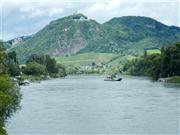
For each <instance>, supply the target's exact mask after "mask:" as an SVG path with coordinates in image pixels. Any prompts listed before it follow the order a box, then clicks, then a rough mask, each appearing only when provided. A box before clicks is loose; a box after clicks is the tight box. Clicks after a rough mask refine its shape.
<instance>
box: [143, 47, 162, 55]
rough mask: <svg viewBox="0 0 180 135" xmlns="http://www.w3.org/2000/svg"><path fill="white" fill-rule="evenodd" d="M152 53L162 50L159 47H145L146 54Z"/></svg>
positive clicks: (159, 52) (158, 52)
mask: <svg viewBox="0 0 180 135" xmlns="http://www.w3.org/2000/svg"><path fill="white" fill-rule="evenodd" d="M152 54H161V50H160V49H159V48H145V49H144V55H145V56H147V55H152Z"/></svg>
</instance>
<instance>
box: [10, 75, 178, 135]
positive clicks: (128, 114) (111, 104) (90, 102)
mask: <svg viewBox="0 0 180 135" xmlns="http://www.w3.org/2000/svg"><path fill="white" fill-rule="evenodd" d="M103 79H104V77H103V76H70V77H67V78H64V79H53V80H47V81H42V82H41V83H32V84H31V85H30V86H23V87H21V92H22V94H23V99H22V103H21V106H22V109H21V110H19V111H18V112H17V113H16V114H15V115H14V116H13V117H12V118H11V119H9V122H8V123H7V131H8V133H9V134H10V135H12V134H23V135H25V134H31V135H33V134H42V135H45V134H133V135H134V134H137V135H141V134H142V135H144V134H148V135H149V134H158V135H160V134H162V135H164V134H170V135H174V134H175V135H176V134H177V135H178V134H179V118H180V116H179V99H180V98H179V91H180V87H179V86H175V85H170V84H164V83H157V82H152V81H150V80H148V79H145V78H137V77H123V80H122V81H121V82H105V81H103Z"/></svg>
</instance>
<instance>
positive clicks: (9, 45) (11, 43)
mask: <svg viewBox="0 0 180 135" xmlns="http://www.w3.org/2000/svg"><path fill="white" fill-rule="evenodd" d="M32 37H33V35H30V36H21V37H17V38H14V39H11V40H8V41H6V42H4V45H5V47H6V48H7V49H8V48H12V47H14V46H15V45H18V44H21V43H23V42H25V41H27V40H29V39H31V38H32Z"/></svg>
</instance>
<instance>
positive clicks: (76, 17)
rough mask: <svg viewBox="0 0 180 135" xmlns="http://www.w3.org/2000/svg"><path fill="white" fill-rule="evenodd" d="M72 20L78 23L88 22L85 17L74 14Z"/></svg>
mask: <svg viewBox="0 0 180 135" xmlns="http://www.w3.org/2000/svg"><path fill="white" fill-rule="evenodd" d="M72 19H73V20H76V21H84V20H87V19H88V18H87V17H86V16H84V15H83V14H73V15H72Z"/></svg>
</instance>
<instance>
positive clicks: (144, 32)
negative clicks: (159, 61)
mask: <svg viewBox="0 0 180 135" xmlns="http://www.w3.org/2000/svg"><path fill="white" fill-rule="evenodd" d="M177 41H180V28H179V27H174V26H167V25H164V24H162V23H160V22H158V21H156V20H154V19H151V18H147V17H136V16H127V17H119V18H113V19H111V20H110V21H108V22H106V23H104V24H99V23H97V22H96V21H95V20H91V19H88V18H87V17H86V16H84V15H82V14H77V15H70V16H67V17H64V18H60V19H57V20H55V21H52V22H50V24H48V25H47V26H46V27H44V28H43V29H42V30H40V31H39V32H37V33H36V34H34V35H33V37H32V38H31V39H29V40H26V41H24V42H22V43H20V44H18V45H16V46H13V47H12V48H10V49H9V51H12V50H15V51H16V52H17V54H18V59H19V60H20V62H21V63H23V62H24V61H25V60H26V58H27V57H28V56H29V55H31V54H49V55H52V56H71V55H74V54H81V53H89V52H95V53H116V54H118V55H134V56H137V55H141V54H143V53H144V48H161V47H162V46H165V45H169V44H172V43H174V42H177Z"/></svg>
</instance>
